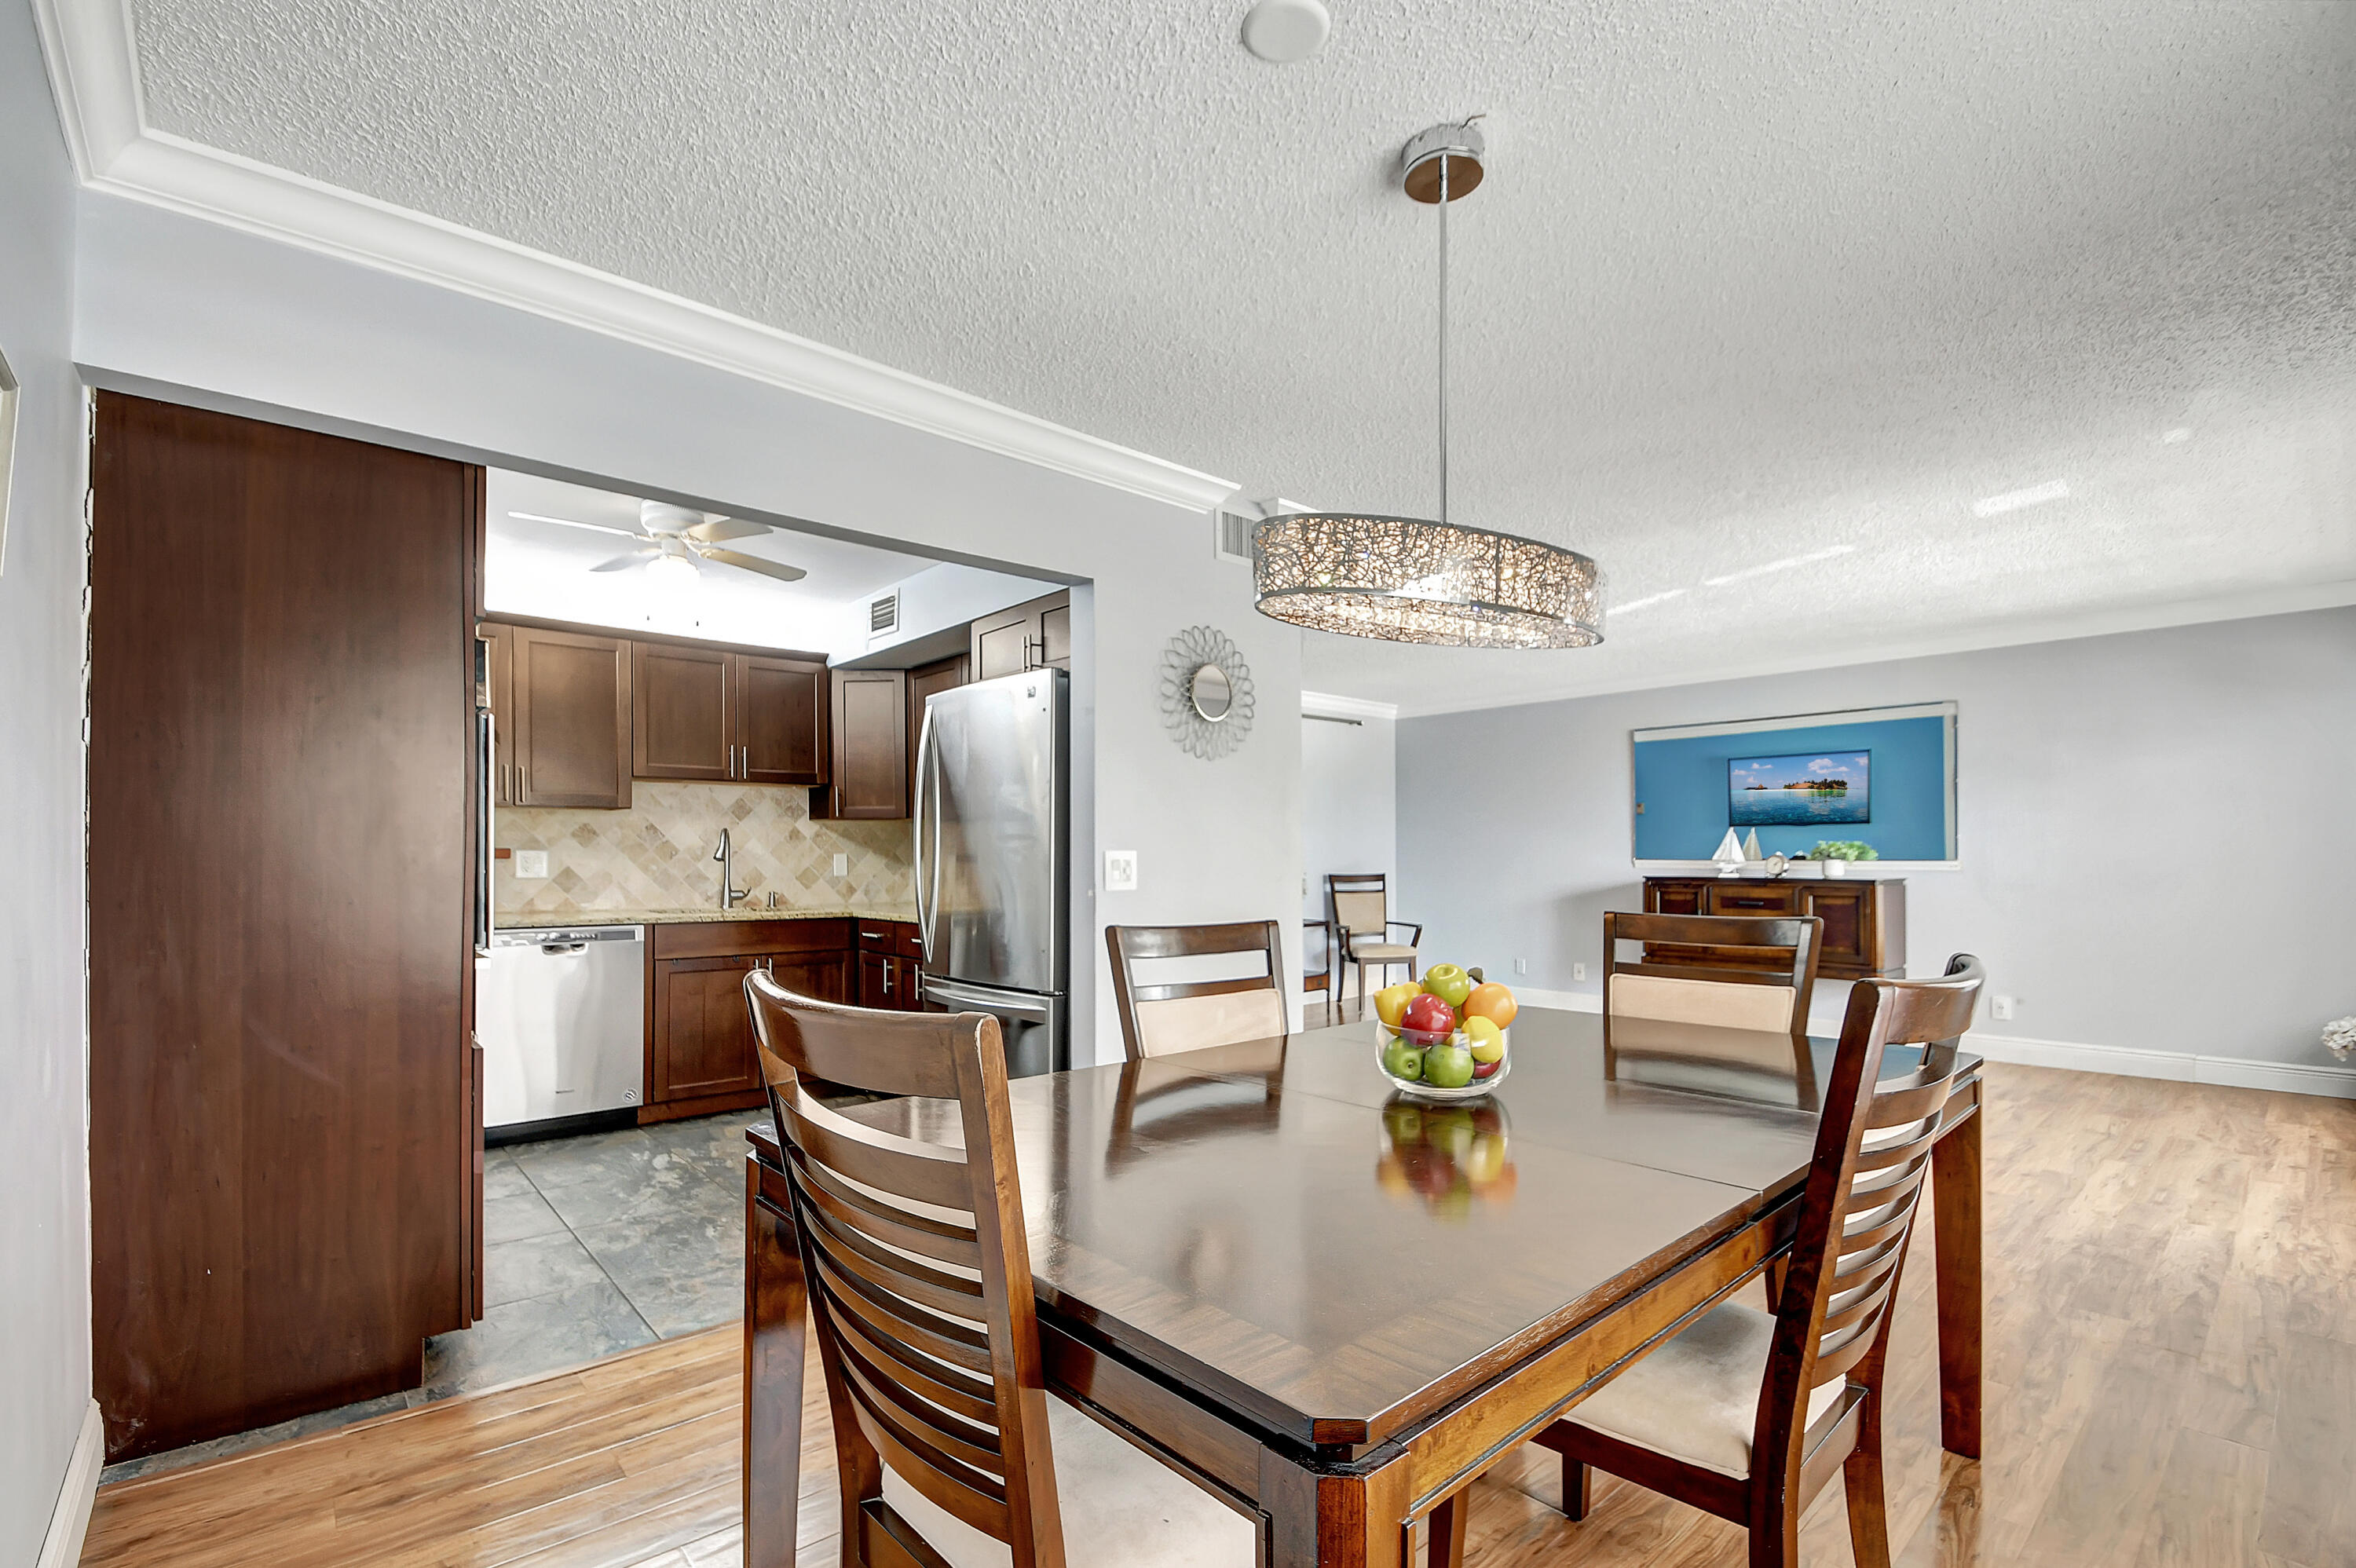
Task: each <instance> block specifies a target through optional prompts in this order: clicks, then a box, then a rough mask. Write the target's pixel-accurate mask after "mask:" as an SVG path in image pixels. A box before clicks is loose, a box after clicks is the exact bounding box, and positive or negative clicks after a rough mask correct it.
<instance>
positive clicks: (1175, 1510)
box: [883, 1397, 1259, 1568]
mask: <svg viewBox="0 0 2356 1568" xmlns="http://www.w3.org/2000/svg"><path fill="white" fill-rule="evenodd" d="M1047 1432H1048V1442H1049V1444H1050V1445H1051V1446H1052V1447H1053V1449H1054V1452H1055V1496H1056V1499H1057V1502H1058V1503H1059V1505H1060V1506H1061V1508H1062V1509H1063V1514H1064V1560H1065V1562H1066V1563H1070V1564H1071V1568H1098V1564H1102V1565H1103V1568H1116V1565H1124V1568H1125V1565H1128V1564H1136V1565H1137V1568H1251V1565H1252V1564H1254V1563H1257V1562H1258V1559H1259V1531H1258V1527H1256V1526H1255V1525H1254V1524H1253V1523H1252V1521H1251V1520H1248V1519H1246V1518H1245V1517H1244V1516H1243V1515H1241V1514H1239V1513H1237V1512H1236V1511H1235V1510H1234V1509H1230V1508H1228V1507H1227V1506H1226V1505H1225V1504H1224V1503H1221V1502H1219V1501H1218V1500H1217V1499H1215V1498H1213V1497H1212V1496H1211V1494H1210V1493H1208V1492H1206V1491H1205V1490H1203V1488H1200V1487H1197V1486H1195V1485H1194V1483H1193V1482H1191V1481H1188V1480H1186V1479H1184V1478H1183V1477H1181V1476H1179V1474H1178V1473H1177V1472H1176V1471H1174V1470H1173V1469H1171V1468H1170V1467H1167V1466H1166V1465H1163V1464H1162V1463H1161V1462H1160V1461H1159V1460H1156V1459H1153V1458H1151V1457H1150V1456H1147V1455H1145V1454H1143V1453H1141V1452H1140V1451H1139V1450H1137V1449H1135V1448H1132V1447H1130V1445H1128V1444H1127V1443H1125V1442H1123V1441H1122V1440H1121V1439H1119V1438H1118V1437H1116V1436H1114V1435H1112V1434H1111V1433H1109V1432H1108V1431H1106V1430H1105V1429H1104V1428H1103V1427H1101V1426H1099V1425H1098V1424H1096V1423H1095V1422H1093V1421H1091V1420H1089V1419H1088V1418H1087V1416H1085V1415H1082V1414H1081V1413H1079V1412H1078V1411H1076V1410H1074V1409H1073V1408H1072V1407H1071V1406H1070V1405H1068V1404H1066V1403H1064V1402H1063V1401H1062V1400H1060V1399H1055V1398H1052V1397H1051V1398H1050V1399H1049V1400H1048V1401H1047ZM883 1498H884V1500H885V1501H887V1502H889V1503H890V1504H891V1505H892V1506H893V1507H894V1509H898V1510H899V1511H900V1513H901V1514H903V1515H904V1516H905V1517H906V1519H907V1520H908V1522H909V1523H911V1524H913V1525H915V1526H916V1529H917V1531H918V1532H919V1533H921V1534H922V1535H923V1536H924V1538H925V1540H926V1541H927V1542H928V1543H929V1544H930V1545H931V1546H932V1547H933V1548H934V1549H935V1550H936V1551H937V1552H940V1554H941V1555H942V1556H944V1557H946V1558H948V1561H949V1563H950V1565H951V1568H1004V1565H1006V1564H1008V1563H1012V1562H1013V1560H1014V1559H1013V1554H1012V1552H1009V1551H1008V1550H1007V1547H1006V1544H1005V1542H1003V1541H992V1540H991V1538H990V1537H989V1536H986V1535H984V1534H982V1533H981V1531H978V1530H976V1529H974V1528H973V1526H971V1525H969V1524H968V1523H966V1522H965V1521H964V1520H960V1519H958V1518H957V1517H956V1516H955V1515H953V1514H951V1513H950V1512H949V1511H948V1509H944V1508H942V1507H941V1506H940V1505H939V1504H937V1503H936V1502H934V1501H932V1500H931V1499H928V1498H926V1496H925V1495H924V1494H923V1493H922V1492H919V1491H918V1490H916V1488H915V1487H913V1486H911V1485H909V1484H908V1482H907V1481H905V1480H904V1479H902V1478H901V1476H900V1473H899V1471H897V1470H894V1469H891V1468H888V1467H887V1468H886V1469H885V1470H884V1472H883Z"/></svg>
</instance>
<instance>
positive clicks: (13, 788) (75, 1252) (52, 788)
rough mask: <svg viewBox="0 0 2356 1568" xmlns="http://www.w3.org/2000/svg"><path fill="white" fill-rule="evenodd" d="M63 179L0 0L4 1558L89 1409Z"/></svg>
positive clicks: (0, 1545) (32, 1521) (17, 1546)
mask: <svg viewBox="0 0 2356 1568" xmlns="http://www.w3.org/2000/svg"><path fill="white" fill-rule="evenodd" d="M73 200H74V197H73V176H72V171H71V169H70V166H69V165H68V163H67V160H66V150H65V142H64V139H63V136H62V134H61V133H60V132H59V126H58V120H57V115H56V112H55V111H54V110H53V109H52V108H51V107H50V101H49V85H48V80H47V79H46V77H45V76H44V75H43V74H42V69H41V50H40V46H39V44H38V42H37V40H36V38H35V37H34V34H33V17H32V12H31V11H30V9H29V8H27V7H26V6H24V5H0V350H5V353H6V355H7V357H8V363H9V364H10V365H11V366H13V367H14V368H15V369H16V376H17V379H19V380H20V381H21V382H22V383H23V392H22V394H21V398H20V401H19V411H18V425H17V433H16V480H15V485H14V496H13V499H12V501H11V504H10V507H9V517H8V539H7V551H6V558H5V561H0V820H5V822H6V823H7V824H8V831H7V835H6V837H5V846H0V1195H5V1197H0V1347H5V1349H6V1353H7V1358H8V1367H7V1373H6V1378H7V1392H5V1394H0V1563H31V1562H33V1560H34V1559H35V1557H36V1556H37V1554H38V1553H39V1552H40V1549H41V1536H42V1532H43V1531H45V1530H46V1529H47V1528H48V1522H49V1517H50V1514H51V1512H52V1510H53V1509H54V1508H55V1506H56V1504H57V1500H58V1493H59V1483H60V1482H61V1481H62V1480H63V1479H64V1477H65V1473H66V1464H67V1460H68V1457H69V1456H70V1454H71V1452H72V1450H73V1445H74V1439H75V1435H76V1434H77V1433H78V1432H79V1431H80V1427H81V1424H82V1417H83V1414H84V1413H85V1412H86V1411H87V1409H88V1408H89V1404H90V1219H89V1168H88V1159H87V1149H88V1144H89V1082H88V1078H87V1076H86V1074H85V1072H84V1070H83V1061H84V1052H83V1048H82V1041H83V1039H84V1029H83V1010H82V1002H83V987H82V966H83V962H84V955H85V945H84V940H83V933H84V929H85V927H84V922H83V915H82V866H81V844H82V832H81V816H82V762H81V759H82V750H81V711H82V700H81V698H82V677H81V664H82V624H81V587H82V577H83V572H82V560H83V555H82V528H81V493H82V476H83V475H82V462H83V460H82V453H83V451H84V442H83V436H82V413H81V400H80V389H79V388H78V387H77V385H76V383H75V380H74V374H73V366H72V363H71V357H70V347H71V346H70V343H69V341H68V338H67V330H68V327H69V325H70V322H71V319H72V311H73V243H74V230H73V223H74V208H73Z"/></svg>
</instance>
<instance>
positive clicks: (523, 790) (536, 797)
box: [506, 626, 631, 810]
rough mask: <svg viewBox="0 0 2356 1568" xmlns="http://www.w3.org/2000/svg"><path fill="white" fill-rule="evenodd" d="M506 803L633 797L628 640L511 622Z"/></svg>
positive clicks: (617, 801) (611, 804)
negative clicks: (509, 719)
mask: <svg viewBox="0 0 2356 1568" xmlns="http://www.w3.org/2000/svg"><path fill="white" fill-rule="evenodd" d="M506 631H507V638H508V645H509V655H508V660H509V676H508V679H509V685H510V687H511V688H512V693H511V697H510V700H509V708H510V709H512V712H513V722H512V723H511V724H510V725H509V731H510V733H509V782H510V786H511V787H510V790H509V804H511V805H571V806H591V807H604V808H605V809H608V810H617V809H619V808H621V807H624V806H626V805H629V804H630V720H631V715H630V645H629V642H628V640H627V639H626V638H622V637H600V636H593V635H588V634H585V633H581V632H555V631H549V630H546V629H544V628H541V627H537V626H509V627H508V628H507V629H506Z"/></svg>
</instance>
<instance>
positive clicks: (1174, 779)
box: [74, 192, 1301, 1061]
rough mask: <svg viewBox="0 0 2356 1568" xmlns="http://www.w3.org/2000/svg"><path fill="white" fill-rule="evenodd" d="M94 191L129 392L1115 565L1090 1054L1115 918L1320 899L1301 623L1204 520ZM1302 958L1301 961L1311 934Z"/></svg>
mask: <svg viewBox="0 0 2356 1568" xmlns="http://www.w3.org/2000/svg"><path fill="white" fill-rule="evenodd" d="M80 200H81V206H80V246H79V270H78V272H77V297H76V302H75V336H74V347H75V354H76V357H77V358H78V359H79V360H80V362H81V363H82V364H83V365H84V366H85V367H86V368H88V370H89V372H90V374H91V377H92V379H96V380H97V381H99V382H100V384H102V385H114V386H118V387H126V388H133V389H136V388H139V387H142V386H148V387H153V388H154V389H155V390H156V393H157V395H159V396H167V397H174V398H178V399H181V400H192V401H200V402H204V403H208V404H210V405H212V406H216V407H222V408H228V409H230V410H233V411H236V410H244V411H253V412H258V413H262V414H264V415H265V416H267V415H269V414H270V412H271V411H273V410H275V411H289V415H290V417H294V418H295V419H296V421H297V422H303V423H309V424H313V425H315V426H316V427H318V428H323V429H330V430H338V431H344V432H350V433H357V434H362V435H367V434H371V433H373V434H379V435H385V436H391V437H393V438H396V439H399V440H402V441H403V442H404V443H407V444H412V445H415V446H419V447H421V448H423V449H424V450H429V451H440V452H446V453H452V454H454V455H460V456H471V457H477V458H481V459H486V460H491V461H498V462H501V463H504V464H508V465H509V466H513V467H521V468H526V469H537V470H539V471H541V472H553V473H556V474H558V475H562V476H569V477H575V478H580V479H584V480H586V481H588V482H591V483H597V484H603V485H609V486H611V487H613V488H617V489H622V490H626V491H636V492H637V493H640V494H645V493H649V492H651V493H655V494H668V495H669V496H673V497H675V498H678V499H681V500H687V501H692V502H697V503H701V504H704V505H708V506H710V507H713V508H715V509H719V510H724V511H742V512H749V513H752V514H755V515H760V514H765V513H766V514H769V515H775V516H782V517H795V518H803V519H809V520H811V521H814V522H817V523H819V524H821V525H825V526H827V527H830V528H833V529H835V530H838V531H841V532H842V533H844V534H846V535H849V536H851V537H855V538H862V539H869V540H872V541H873V542H878V543H883V544H894V543H903V542H905V543H909V544H914V545H916V546H918V547H920V548H929V549H933V550H936V551H938V552H941V553H943V554H946V555H952V556H956V557H959V558H961V559H964V560H968V561H970V562H973V563H975V564H983V565H993V566H1002V567H1005V568H1007V569H1010V570H1013V571H1018V572H1020V571H1026V570H1027V571H1031V572H1046V573H1050V574H1055V573H1061V574H1067V575H1069V576H1073V577H1078V578H1082V579H1087V580H1089V581H1088V583H1087V584H1086V585H1083V586H1082V587H1080V588H1077V589H1076V590H1075V591H1074V594H1073V634H1074V640H1075V658H1074V669H1073V693H1074V708H1075V717H1074V726H1073V750H1074V758H1073V763H1074V767H1073V771H1074V784H1075V790H1074V816H1075V819H1076V820H1075V824H1074V839H1073V848H1074V859H1075V866H1074V875H1073V900H1074V908H1075V910H1076V916H1075V921H1074V925H1075V931H1074V935H1073V947H1074V953H1073V957H1074V960H1075V968H1076V976H1075V984H1074V992H1075V997H1074V1004H1075V1014H1076V1020H1077V1022H1078V1025H1079V1026H1080V1027H1079V1029H1077V1031H1076V1033H1077V1034H1078V1035H1079V1036H1080V1037H1081V1039H1080V1042H1079V1045H1078V1050H1077V1052H1076V1054H1077V1056H1078V1058H1079V1060H1081V1061H1087V1060H1090V1056H1089V1051H1090V1050H1091V1046H1092V1049H1093V1052H1094V1057H1095V1059H1099V1060H1116V1059H1118V1058H1119V1055H1120V1045H1119V1023H1118V1020H1117V1019H1116V1017H1115V1015H1114V1012H1113V1008H1112V999H1111V990H1110V986H1109V984H1108V976H1107V972H1106V962H1107V961H1106V957H1105V949H1104V942H1103V938H1102V934H1101V927H1102V925H1103V924H1104V923H1107V922H1108V921H1111V922H1132V923H1159V922H1165V921H1167V922H1179V921H1227V920H1242V919H1247V918H1255V919H1265V918H1267V916H1268V914H1269V912H1271V911H1280V910H1283V909H1287V908H1289V907H1290V906H1291V905H1292V904H1293V903H1294V902H1295V901H1297V899H1298V897H1299V883H1298V879H1299V875H1300V873H1299V870H1298V869H1297V868H1298V867H1299V866H1300V864H1301V836H1300V807H1299V800H1300V795H1299V785H1300V769H1301V754H1300V748H1299V747H1298V745H1296V744H1295V743H1294V735H1295V732H1296V728H1297V725H1298V722H1299V718H1300V691H1301V675H1300V667H1301V653H1300V649H1301V641H1300V634H1299V633H1297V632H1295V631H1293V630H1292V629H1291V628H1290V627H1286V626H1282V625H1280V624H1277V623H1275V622H1272V621H1269V620H1266V619H1263V618H1262V617H1260V616H1258V614H1256V613H1254V612H1253V610H1252V606H1251V574H1250V573H1249V572H1248V571H1246V570H1244V569H1242V568H1239V567H1236V566H1233V565H1229V564H1226V563H1223V562H1219V561H1216V560H1213V559H1212V557H1211V551H1210V549H1209V548H1208V539H1207V538H1206V530H1207V529H1208V527H1209V524H1208V521H1207V519H1206V518H1205V517H1203V516H1201V515H1200V514H1196V513H1189V512H1186V511H1183V510H1182V509H1180V508H1178V507H1172V506H1168V505H1164V504H1162V503H1159V502H1154V501H1150V500H1145V499H1141V498H1140V497H1138V496H1132V495H1129V494H1126V493H1124V492H1120V491H1117V490H1113V489H1110V488H1108V487H1106V486H1104V485H1097V484H1093V483H1090V482H1088V481H1086V480H1082V479H1076V478H1073V477H1071V476H1069V475H1062V474H1057V473H1054V472H1051V471H1049V470H1046V469H1044V468H1040V467H1037V466H1035V465H1033V464H1026V463H1022V462H1019V461H1016V460H1014V459H1012V458H1006V457H1001V456H998V455H995V454H993V453H986V452H983V451H980V450H979V449H977V448H974V447H970V446H966V445H963V444H960V443H954V442H949V441H946V440H943V439H941V438H939V437H937V436H932V435H927V434H926V433H924V432H919V431H916V430H913V429H910V428H908V427H906V426H904V425H899V424H894V423H890V422H887V421H882V420H879V419H876V418H873V417H872V416H869V415H866V414H862V413H857V412H854V411H850V410H847V409H843V408H841V407H839V406H836V405H833V404H830V403H824V402H820V401H818V400H813V399H809V398H806V397H802V396H799V395H798V394H795V393H791V392H787V391H783V390H780V389H777V388H775V387H772V386H767V385H765V384H761V383H757V382H754V381H750V380H747V379H744V378H742V377H738V376H734V375H731V374H729V373H727V372H725V371H722V370H717V369H713V368H709V367H706V366H702V365H699V364H694V363H691V362H689V361H687V360H684V359H681V358H679V357H674V356H670V355H667V354H663V353H660V352H658V351H655V350H651V349H647V348H642V347H636V346H634V345H631V344H627V343H625V342H623V341H621V340H619V339H617V338H614V337H609V336H604V335H601V334H598V333H594V332H591V331H587V330H584V329H583V328H580V327H576V326H571V325H564V324H561V323H558V322H554V321H552V320H549V319H546V318H544V317H541V316H537V315H530V314H528V313H526V312H523V311H519V310H516V309H513V308H511V307H509V306H506V305H502V304H495V303H492V302H489V301H487V300H483V299H479V298H477V297H474V296H472V295H468V294H464V293H457V292H455V291H454V290H450V289H445V288H441V287H437V286H435V285H434V284H430V283H422V282H418V281H414V280H412V279H409V278H405V277H396V276H393V275H391V274H390V273H385V272H376V271H372V270H370V269H368V268H365V267H362V266H359V265H356V264H353V263H351V262H348V261H340V260H337V259H335V258H333V257H330V256H327V255H325V254H323V253H320V252H316V251H308V250H300V249H296V248H295V247H292V246H289V245H284V244H280V243H276V242H273V241H272V240H266V239H262V238H259V237H256V236H253V235H250V234H246V233H243V232H241V231H237V230H232V229H227V228H224V227H221V226H219V225H215V224H211V223H208V222H205V221H202V220H199V219H192V218H188V217H186V216H183V215H180V214H177V213H173V212H166V211H165V210H163V209H161V208H154V207H149V206H146V205H145V204H141V203H137V202H133V201H129V200H126V199H124V198H122V197H110V196H102V195H96V194H92V193H89V192H85V193H83V194H82V197H81V198H80ZM1190 624H1211V625H1215V626H1216V627H1218V628H1219V629H1221V630H1222V631H1224V632H1226V634H1227V635H1229V636H1231V637H1232V638H1234V639H1235V641H1236V642H1237V645H1239V646H1240V648H1241V649H1242V652H1243V654H1244V656H1245V658H1246V659H1247V660H1248V662H1249V663H1250V665H1251V668H1252V673H1253V676H1254V677H1255V680H1256V682H1257V684H1258V691H1259V699H1260V700H1259V706H1258V724H1259V732H1258V734H1256V735H1254V736H1253V737H1252V739H1251V741H1249V742H1248V744H1247V745H1245V746H1244V748H1243V749H1242V750H1241V751H1240V752H1237V754H1236V755H1234V756H1232V757H1230V758H1227V759H1226V760H1225V761H1223V762H1219V763H1204V762H1200V761H1197V760H1195V759H1194V758H1191V757H1188V756H1186V755H1185V754H1184V753H1183V752H1180V751H1179V750H1178V749H1177V748H1176V747H1175V746H1174V745H1173V744H1172V742H1171V741H1170V740H1169V738H1168V737H1167V735H1166V734H1165V733H1164V732H1163V730H1162V717H1161V713H1160V709H1159V703H1158V688H1159V683H1160V678H1161V671H1160V659H1161V653H1162V645H1163V644H1164V643H1165V642H1166V641H1167V640H1168V639H1169V638H1170V637H1171V636H1172V635H1173V634H1175V633H1177V632H1178V631H1180V630H1182V629H1183V628H1184V627H1186V626H1188V625H1190ZM1099 845H1102V846H1106V847H1109V848H1126V849H1135V850H1137V851H1139V854H1140V857H1141V861H1140V870H1141V885H1140V887H1139V890H1138V891H1135V892H1125V893H1118V894H1104V893H1101V892H1099V891H1098V882H1099V881H1100V880H1101V878H1100V875H1099V873H1098V865H1099V860H1098V856H1097V854H1096V848H1097V847H1098V846H1099ZM1092 911H1093V913H1091V912H1092ZM1287 947H1288V953H1287V963H1288V966H1289V967H1291V968H1293V969H1294V971H1295V972H1298V965H1299V962H1300V946H1299V933H1298V932H1297V931H1289V932H1288V933H1287ZM1091 1024H1093V1026H1094V1027H1093V1029H1090V1028H1089V1026H1090V1025H1091ZM1091 1034H1092V1035H1093V1037H1094V1038H1093V1041H1092V1042H1091V1041H1090V1040H1088V1038H1087V1037H1088V1036H1090V1035H1091Z"/></svg>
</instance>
